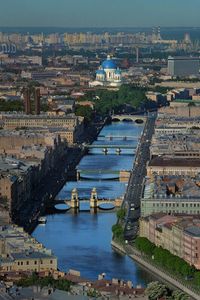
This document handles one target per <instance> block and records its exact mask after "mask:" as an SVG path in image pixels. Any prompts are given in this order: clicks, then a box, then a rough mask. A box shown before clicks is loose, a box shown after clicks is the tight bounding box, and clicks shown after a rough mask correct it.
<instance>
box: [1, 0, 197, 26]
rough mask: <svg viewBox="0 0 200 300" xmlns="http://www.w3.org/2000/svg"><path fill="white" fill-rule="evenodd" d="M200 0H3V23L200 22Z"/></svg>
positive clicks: (52, 24) (183, 24)
mask: <svg viewBox="0 0 200 300" xmlns="http://www.w3.org/2000/svg"><path fill="white" fill-rule="evenodd" d="M199 14H200V0H0V26H53V27H54V26H63V27H104V26H108V27H116V26H119V27H120V26H130V27H132V26H135V27H137V26H142V27H145V26H155V25H160V26H200V17H199Z"/></svg>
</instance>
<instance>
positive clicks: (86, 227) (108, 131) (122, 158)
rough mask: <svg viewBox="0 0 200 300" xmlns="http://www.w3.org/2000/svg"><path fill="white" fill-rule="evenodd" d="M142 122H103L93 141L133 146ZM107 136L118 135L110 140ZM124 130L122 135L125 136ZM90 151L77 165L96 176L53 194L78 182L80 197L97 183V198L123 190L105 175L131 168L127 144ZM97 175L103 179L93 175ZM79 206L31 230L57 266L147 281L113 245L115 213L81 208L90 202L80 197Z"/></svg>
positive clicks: (61, 196)
mask: <svg viewBox="0 0 200 300" xmlns="http://www.w3.org/2000/svg"><path fill="white" fill-rule="evenodd" d="M142 128H143V126H141V125H137V124H135V123H123V122H119V123H113V124H111V125H108V126H105V127H104V128H103V130H102V131H101V133H100V135H99V138H98V139H97V141H95V143H98V144H100V143H105V142H106V143H110V144H113V143H116V141H117V142H118V143H119V142H120V143H124V144H127V143H131V144H132V145H135V146H136V145H137V140H136V139H138V138H139V136H140V134H141V131H142ZM107 136H113V137H114V136H115V137H116V136H118V138H117V139H115V138H113V139H112V140H109V138H108V137H107ZM124 136H126V138H127V139H126V140H123V138H122V137H124ZM128 137H129V139H130V140H128ZM131 137H132V139H131ZM135 138H136V139H135ZM118 139H119V140H118ZM92 151H93V154H92V155H86V156H85V157H84V158H83V159H82V160H81V162H80V164H79V165H78V167H77V169H78V170H82V171H83V173H84V172H85V174H87V175H88V174H89V175H88V176H90V178H91V179H92V178H93V179H94V178H95V180H81V181H78V182H67V183H66V185H65V186H64V187H63V189H62V190H61V191H60V193H59V194H58V196H57V199H70V198H71V190H72V189H73V188H77V190H78V193H79V197H80V198H87V199H88V198H89V197H90V194H91V190H92V188H93V187H96V189H97V193H98V196H99V198H108V199H109V198H110V199H114V198H117V197H119V196H122V195H123V194H124V192H125V189H126V183H124V182H119V181H116V180H103V179H105V177H106V176H110V178H113V177H112V176H113V175H116V173H117V172H119V170H124V169H126V170H130V169H131V168H132V164H133V159H134V155H133V153H132V152H129V153H128V151H130V149H126V151H127V153H125V151H124V152H122V154H121V155H116V154H115V155H114V154H111V153H110V154H109V153H108V155H103V153H101V152H100V153H97V152H98V151H99V149H96V148H94V149H92ZM95 151H97V152H95ZM105 170H106V173H105ZM89 171H90V172H91V173H90V172H89ZM103 171H104V173H103ZM97 175H98V176H99V177H98V179H101V180H96V176H97ZM80 210H81V212H80V213H77V214H72V213H71V211H72V210H70V211H69V212H66V213H63V214H55V215H49V216H47V223H46V225H45V226H38V227H37V228H36V229H35V231H34V232H33V236H34V237H36V238H37V239H38V240H39V241H40V242H42V243H43V244H44V245H45V246H46V247H47V248H51V249H52V250H53V252H54V253H55V254H56V255H57V257H58V265H59V268H60V269H61V270H63V271H66V270H68V269H69V268H70V269H75V270H79V271H80V272H81V275H82V276H84V277H88V278H91V279H95V278H97V275H98V274H100V273H102V272H105V273H106V274H107V278H113V277H115V278H116V277H118V278H121V279H124V280H130V279H131V280H132V281H133V283H134V284H135V285H136V284H143V285H144V284H146V283H147V282H149V281H150V280H151V278H150V277H149V275H148V274H147V273H146V272H145V271H144V270H143V269H141V267H139V266H138V265H137V264H136V263H135V262H134V261H132V260H131V259H129V258H128V257H126V256H121V255H119V254H117V253H116V252H113V251H112V249H111V246H110V241H111V228H112V225H113V224H115V222H116V213H115V212H113V211H111V212H104V211H103V210H102V212H101V211H100V210H98V213H97V214H91V213H89V212H86V211H85V212H84V211H83V210H89V203H81V202H80Z"/></svg>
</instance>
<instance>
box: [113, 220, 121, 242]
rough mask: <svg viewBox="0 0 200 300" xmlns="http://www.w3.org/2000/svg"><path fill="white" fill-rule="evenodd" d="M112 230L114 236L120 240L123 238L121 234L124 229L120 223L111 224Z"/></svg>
mask: <svg viewBox="0 0 200 300" xmlns="http://www.w3.org/2000/svg"><path fill="white" fill-rule="evenodd" d="M112 232H113V236H114V238H116V239H118V240H120V241H122V240H123V234H124V230H123V227H122V225H120V224H115V225H113V226H112Z"/></svg>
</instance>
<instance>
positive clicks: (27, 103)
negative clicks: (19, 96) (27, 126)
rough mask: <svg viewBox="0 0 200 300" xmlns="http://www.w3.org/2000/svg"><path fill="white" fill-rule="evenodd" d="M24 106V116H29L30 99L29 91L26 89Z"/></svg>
mask: <svg viewBox="0 0 200 300" xmlns="http://www.w3.org/2000/svg"><path fill="white" fill-rule="evenodd" d="M24 106H25V114H26V115H30V114H31V98H30V90H29V89H28V88H26V89H25V91H24Z"/></svg>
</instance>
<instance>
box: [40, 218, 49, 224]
mask: <svg viewBox="0 0 200 300" xmlns="http://www.w3.org/2000/svg"><path fill="white" fill-rule="evenodd" d="M38 222H39V224H46V222H47V218H46V217H40V218H38Z"/></svg>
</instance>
